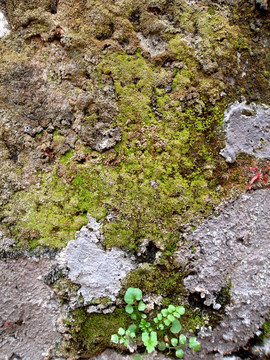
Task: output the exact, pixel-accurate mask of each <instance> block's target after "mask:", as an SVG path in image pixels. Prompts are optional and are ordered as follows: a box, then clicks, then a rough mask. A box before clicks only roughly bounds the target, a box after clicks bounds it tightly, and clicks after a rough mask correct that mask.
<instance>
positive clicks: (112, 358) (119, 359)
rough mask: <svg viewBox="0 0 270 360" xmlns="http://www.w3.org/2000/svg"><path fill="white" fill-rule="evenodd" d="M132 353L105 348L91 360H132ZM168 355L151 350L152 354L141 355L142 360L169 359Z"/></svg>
mask: <svg viewBox="0 0 270 360" xmlns="http://www.w3.org/2000/svg"><path fill="white" fill-rule="evenodd" d="M133 359H134V355H126V356H125V355H121V354H118V353H117V352H115V351H113V350H106V351H104V352H103V353H102V354H101V355H99V356H95V357H93V358H92V360H133ZM170 359H172V358H171V357H169V356H165V355H163V354H161V353H157V352H153V353H152V354H149V355H145V356H143V360H170Z"/></svg>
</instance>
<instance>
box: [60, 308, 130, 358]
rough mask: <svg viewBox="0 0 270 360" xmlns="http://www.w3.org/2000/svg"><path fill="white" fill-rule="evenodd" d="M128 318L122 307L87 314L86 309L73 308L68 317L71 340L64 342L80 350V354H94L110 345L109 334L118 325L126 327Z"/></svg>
mask: <svg viewBox="0 0 270 360" xmlns="http://www.w3.org/2000/svg"><path fill="white" fill-rule="evenodd" d="M129 323H130V318H129V316H128V315H127V314H126V312H125V311H124V309H116V310H115V311H114V312H113V313H112V314H106V315H104V314H102V315H100V314H95V313H93V314H88V313H87V312H86V309H77V310H74V311H73V312H72V314H71V316H70V318H69V319H67V326H68V327H69V331H70V334H71V336H72V340H71V342H70V343H69V344H66V348H67V350H68V352H70V349H69V347H71V348H74V347H75V349H76V350H79V351H80V356H82V357H83V356H90V355H96V354H98V353H99V352H101V351H103V350H104V349H105V348H106V347H111V346H112V343H111V335H112V334H114V333H117V331H118V328H119V327H124V328H126V327H127V326H128V325H129Z"/></svg>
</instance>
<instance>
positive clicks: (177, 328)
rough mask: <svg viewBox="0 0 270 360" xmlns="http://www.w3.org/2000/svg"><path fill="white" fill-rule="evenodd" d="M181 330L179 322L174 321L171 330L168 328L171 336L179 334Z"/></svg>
mask: <svg viewBox="0 0 270 360" xmlns="http://www.w3.org/2000/svg"><path fill="white" fill-rule="evenodd" d="M181 329H182V326H181V324H180V321H179V320H177V319H175V320H174V322H173V323H172V326H171V328H170V330H171V332H172V333H173V334H177V333H179V332H180V331H181Z"/></svg>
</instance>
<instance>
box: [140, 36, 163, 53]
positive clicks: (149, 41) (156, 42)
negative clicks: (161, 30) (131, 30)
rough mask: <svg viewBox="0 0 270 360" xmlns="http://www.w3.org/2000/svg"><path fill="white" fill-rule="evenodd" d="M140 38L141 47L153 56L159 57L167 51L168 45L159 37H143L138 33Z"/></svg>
mask: <svg viewBox="0 0 270 360" xmlns="http://www.w3.org/2000/svg"><path fill="white" fill-rule="evenodd" d="M137 35H138V38H139V39H140V46H141V47H142V48H143V49H145V50H147V51H148V52H149V53H150V55H151V56H157V55H159V54H162V53H163V52H164V51H166V45H167V43H166V42H165V41H163V40H161V38H160V37H159V36H158V35H149V36H148V37H147V38H146V37H144V36H143V34H142V33H138V34H137Z"/></svg>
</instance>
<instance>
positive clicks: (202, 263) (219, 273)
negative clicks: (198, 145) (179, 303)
mask: <svg viewBox="0 0 270 360" xmlns="http://www.w3.org/2000/svg"><path fill="white" fill-rule="evenodd" d="M269 233H270V191H269V190H268V189H264V190H258V191H256V192H254V193H252V194H243V195H242V196H240V197H239V198H238V199H237V200H235V201H234V202H233V203H231V204H229V205H227V206H225V208H224V209H223V210H222V212H221V214H220V215H219V216H218V217H213V218H211V219H209V220H207V221H206V222H204V223H203V224H202V225H201V226H199V227H198V228H197V229H196V230H195V231H193V232H191V233H190V234H188V235H187V238H186V240H187V243H189V244H192V245H193V246H195V247H196V252H195V254H193V253H192V249H191V248H190V249H189V255H188V250H187V248H185V249H184V247H183V248H182V249H181V248H180V250H179V251H178V252H177V254H176V260H178V261H179V262H180V263H183V251H184V252H185V256H187V257H189V259H192V260H193V271H194V275H189V276H188V277H187V278H186V279H185V280H184V284H185V286H186V288H187V289H188V290H189V291H190V292H191V293H200V294H201V297H202V298H204V299H205V300H204V303H205V304H206V305H211V304H215V302H216V297H217V295H218V293H219V292H220V290H221V289H222V288H224V287H226V286H228V285H229V286H231V289H230V295H231V302H230V304H228V305H226V307H225V318H224V320H223V321H222V322H221V323H220V325H218V326H217V327H216V328H215V329H213V330H212V329H202V330H201V331H200V333H199V341H201V342H202V350H201V351H200V354H198V355H196V356H197V358H201V357H203V358H204V357H206V356H210V354H211V353H217V354H220V355H222V356H223V355H229V354H231V353H232V352H233V351H236V350H237V349H239V348H240V347H241V346H244V345H245V344H246V343H247V341H248V340H249V339H250V338H252V337H253V336H254V334H255V333H256V331H257V330H258V328H259V327H260V326H261V325H262V324H263V322H264V319H265V318H266V317H267V316H268V313H269V306H270V248H269ZM191 358H192V359H196V357H191ZM207 358H208V357H207Z"/></svg>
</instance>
